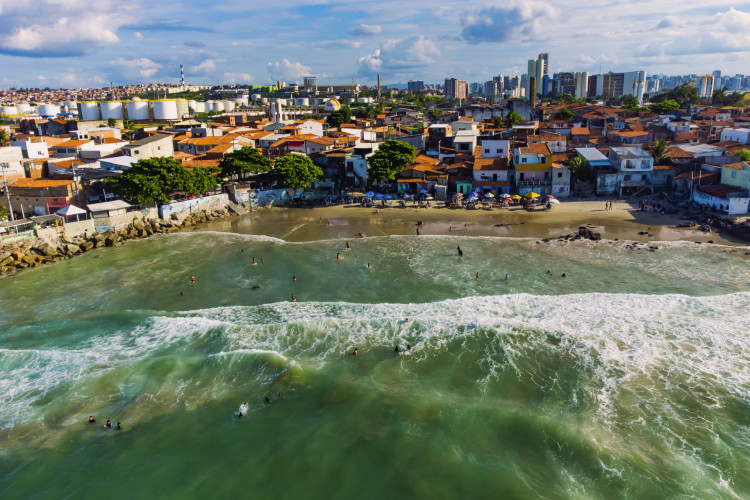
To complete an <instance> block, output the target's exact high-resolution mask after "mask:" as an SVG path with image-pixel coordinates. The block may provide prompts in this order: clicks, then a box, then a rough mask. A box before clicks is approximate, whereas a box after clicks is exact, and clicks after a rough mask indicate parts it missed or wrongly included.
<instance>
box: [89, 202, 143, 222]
mask: <svg viewBox="0 0 750 500" xmlns="http://www.w3.org/2000/svg"><path fill="white" fill-rule="evenodd" d="M131 206H132V205H130V203H128V202H126V201H123V200H112V201H105V202H104V203H91V204H90V205H89V206H88V207H87V208H88V210H89V212H91V216H92V217H93V218H95V219H102V218H104V217H113V216H115V215H122V214H125V213H127V211H128V209H129V208H130V207H131Z"/></svg>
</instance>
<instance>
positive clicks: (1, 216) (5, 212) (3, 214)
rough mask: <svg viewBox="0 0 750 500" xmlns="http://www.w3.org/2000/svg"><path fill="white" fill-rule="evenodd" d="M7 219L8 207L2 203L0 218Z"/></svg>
mask: <svg viewBox="0 0 750 500" xmlns="http://www.w3.org/2000/svg"><path fill="white" fill-rule="evenodd" d="M6 219H8V209H7V208H5V206H4V205H0V220H6Z"/></svg>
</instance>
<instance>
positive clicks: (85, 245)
mask: <svg viewBox="0 0 750 500" xmlns="http://www.w3.org/2000/svg"><path fill="white" fill-rule="evenodd" d="M93 248H94V244H93V243H91V242H90V241H89V240H86V241H84V242H82V243H81V250H82V251H84V252H88V251H89V250H91V249H93Z"/></svg>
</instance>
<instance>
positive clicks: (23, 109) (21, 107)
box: [16, 102, 31, 115]
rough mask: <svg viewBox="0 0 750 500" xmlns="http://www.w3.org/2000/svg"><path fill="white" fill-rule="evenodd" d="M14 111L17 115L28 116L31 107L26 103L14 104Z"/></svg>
mask: <svg viewBox="0 0 750 500" xmlns="http://www.w3.org/2000/svg"><path fill="white" fill-rule="evenodd" d="M16 111H18V114H19V115H28V114H30V113H31V105H30V104H29V103H28V102H20V103H18V104H16Z"/></svg>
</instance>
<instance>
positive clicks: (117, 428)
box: [115, 422, 122, 431]
mask: <svg viewBox="0 0 750 500" xmlns="http://www.w3.org/2000/svg"><path fill="white" fill-rule="evenodd" d="M115 430H116V431H119V430H122V427H120V422H117V425H116V426H115Z"/></svg>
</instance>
